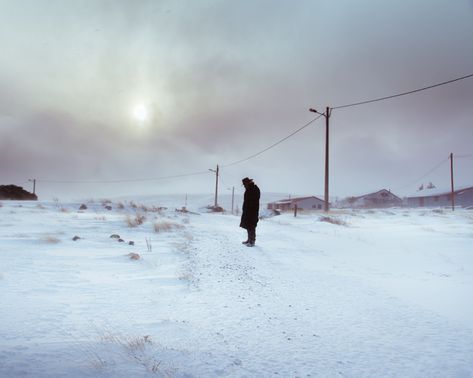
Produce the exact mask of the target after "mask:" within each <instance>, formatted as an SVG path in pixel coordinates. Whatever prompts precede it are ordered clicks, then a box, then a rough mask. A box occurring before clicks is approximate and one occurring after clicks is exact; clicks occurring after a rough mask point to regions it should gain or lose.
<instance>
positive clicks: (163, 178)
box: [36, 171, 209, 184]
mask: <svg viewBox="0 0 473 378" xmlns="http://www.w3.org/2000/svg"><path fill="white" fill-rule="evenodd" d="M203 174H209V171H200V172H193V173H185V174H180V175H172V176H161V177H152V178H141V179H122V180H97V181H95V180H42V179H38V180H36V181H37V182H43V183H54V184H118V183H126V182H145V181H160V180H169V179H174V178H181V177H189V176H197V175H203Z"/></svg>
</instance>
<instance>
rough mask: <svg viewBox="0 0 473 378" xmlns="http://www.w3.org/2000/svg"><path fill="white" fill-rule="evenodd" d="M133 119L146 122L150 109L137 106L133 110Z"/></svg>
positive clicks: (140, 105)
mask: <svg viewBox="0 0 473 378" xmlns="http://www.w3.org/2000/svg"><path fill="white" fill-rule="evenodd" d="M133 118H135V119H136V120H137V121H140V122H144V121H146V120H147V119H148V109H147V108H146V106H144V105H143V104H138V105H135V107H134V108H133Z"/></svg>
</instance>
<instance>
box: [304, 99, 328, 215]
mask: <svg viewBox="0 0 473 378" xmlns="http://www.w3.org/2000/svg"><path fill="white" fill-rule="evenodd" d="M309 111H310V112H312V113H317V114H320V115H321V116H324V117H325V190H324V210H325V212H328V211H329V207H330V205H329V191H328V177H329V173H328V167H329V164H328V159H329V123H330V121H329V120H330V108H329V107H328V106H327V107H326V108H325V113H319V112H318V111H317V110H315V109H314V108H310V109H309Z"/></svg>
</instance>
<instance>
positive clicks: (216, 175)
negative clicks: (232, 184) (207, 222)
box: [214, 164, 218, 207]
mask: <svg viewBox="0 0 473 378" xmlns="http://www.w3.org/2000/svg"><path fill="white" fill-rule="evenodd" d="M217 199H218V164H217V169H216V171H215V203H214V206H215V207H217Z"/></svg>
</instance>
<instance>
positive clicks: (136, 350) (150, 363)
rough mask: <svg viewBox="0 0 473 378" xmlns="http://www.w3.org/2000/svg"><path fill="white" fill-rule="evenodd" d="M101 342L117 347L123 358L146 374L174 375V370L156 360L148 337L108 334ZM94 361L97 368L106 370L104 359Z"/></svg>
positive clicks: (153, 348)
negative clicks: (138, 366) (139, 367)
mask: <svg viewBox="0 0 473 378" xmlns="http://www.w3.org/2000/svg"><path fill="white" fill-rule="evenodd" d="M102 341H103V342H106V343H110V344H114V345H118V346H119V347H120V349H121V352H122V353H121V354H122V356H123V357H125V358H127V359H129V360H130V361H132V362H134V363H136V364H138V365H141V366H142V367H143V368H144V369H145V370H146V371H147V372H148V373H151V374H153V375H156V376H159V377H173V376H174V375H175V373H176V370H175V369H173V368H165V367H163V366H162V364H161V361H159V360H157V359H156V354H157V352H158V350H157V346H156V345H155V344H154V343H153V341H152V340H151V337H150V336H149V335H145V336H135V337H129V336H122V335H117V334H115V333H111V332H109V333H107V334H105V335H103V336H102ZM94 359H95V362H96V363H97V365H98V367H99V368H106V366H107V361H106V360H105V359H103V358H101V357H100V356H98V355H97V356H95V358H94Z"/></svg>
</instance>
